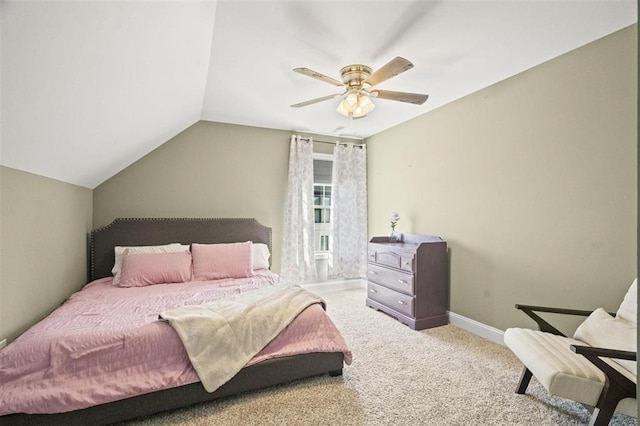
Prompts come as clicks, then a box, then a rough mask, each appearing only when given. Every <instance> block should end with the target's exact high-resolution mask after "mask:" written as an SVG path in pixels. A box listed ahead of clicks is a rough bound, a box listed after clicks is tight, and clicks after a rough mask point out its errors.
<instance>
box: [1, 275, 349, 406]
mask: <svg viewBox="0 0 640 426" xmlns="http://www.w3.org/2000/svg"><path fill="white" fill-rule="evenodd" d="M111 281H112V279H111V278H103V279H100V280H96V281H94V282H92V283H90V284H88V285H87V286H85V287H84V289H83V290H82V291H80V292H78V293H75V294H74V295H72V296H71V297H70V298H69V300H68V301H67V302H66V303H65V304H64V305H62V306H61V307H60V308H58V309H57V310H55V311H54V312H53V313H52V314H51V315H50V316H49V317H47V318H46V319H45V320H43V321H41V322H39V323H38V324H36V325H35V326H33V327H32V328H31V329H29V330H28V331H27V332H26V333H25V334H23V335H22V336H20V337H19V338H18V339H16V340H15V341H14V342H12V343H11V344H10V345H9V346H7V347H6V348H5V349H3V350H2V351H0V415H5V414H11V413H60V412H65V411H73V410H77V409H81V408H86V407H90V406H93V405H97V404H103V403H107V402H112V401H116V400H119V399H123V398H127V397H131V396H136V395H141V394H145V393H149V392H153V391H157V390H161V389H167V388H171V387H176V386H181V385H186V384H189V383H194V382H197V381H198V376H197V375H196V372H195V371H194V369H193V368H192V366H191V363H190V362H189V358H188V357H187V354H186V352H185V350H184V346H183V345H182V343H181V342H180V339H179V338H178V335H177V334H176V332H175V331H174V330H173V328H172V327H171V325H169V324H167V323H165V322H162V321H159V320H158V314H159V313H160V312H162V311H164V310H166V309H169V308H173V307H178V306H184V305H195V304H200V303H204V302H207V301H212V300H216V299H219V298H222V297H226V296H229V295H233V294H238V293H242V292H245V291H250V290H252V289H256V288H260V287H263V286H267V285H273V284H275V283H276V282H277V276H276V275H274V274H272V273H270V272H268V271H264V272H262V273H260V274H258V275H256V276H254V277H251V278H245V279H240V280H218V281H202V282H189V283H184V284H161V285H153V286H148V287H137V288H120V287H115V286H112V285H111ZM310 352H343V353H344V355H345V362H346V363H347V364H350V362H351V352H350V351H349V349H348V347H347V345H346V343H345V341H344V339H343V337H342V335H341V334H340V332H339V331H338V330H337V328H336V327H335V325H334V324H333V322H331V320H330V319H329V317H328V316H327V315H326V313H325V312H324V311H323V310H322V308H321V306H320V305H313V306H311V307H310V308H308V309H306V310H305V311H304V312H303V313H302V314H300V315H299V316H298V317H297V318H296V320H295V321H294V322H293V323H292V324H291V325H290V326H289V327H287V328H286V329H285V330H284V331H283V332H282V333H281V334H280V335H279V336H278V337H277V338H276V339H274V340H273V341H272V342H271V343H270V344H269V345H267V346H266V347H265V348H264V349H263V350H262V351H261V352H260V353H259V354H258V355H256V356H255V357H254V358H253V359H252V360H251V361H250V362H249V363H248V364H247V365H251V364H255V363H258V362H260V361H264V360H267V359H270V358H275V357H282V356H289V355H294V354H300V353H310Z"/></svg>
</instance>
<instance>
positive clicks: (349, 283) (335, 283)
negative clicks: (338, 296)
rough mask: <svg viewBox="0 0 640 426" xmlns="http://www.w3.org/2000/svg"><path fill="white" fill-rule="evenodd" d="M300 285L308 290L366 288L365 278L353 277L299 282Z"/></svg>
mask: <svg viewBox="0 0 640 426" xmlns="http://www.w3.org/2000/svg"><path fill="white" fill-rule="evenodd" d="M300 286H301V287H304V288H306V289H307V290H309V291H317V292H322V291H336V290H347V289H350V288H367V282H366V281H365V280H362V279H359V278H354V279H350V280H332V281H321V282H315V283H305V284H300Z"/></svg>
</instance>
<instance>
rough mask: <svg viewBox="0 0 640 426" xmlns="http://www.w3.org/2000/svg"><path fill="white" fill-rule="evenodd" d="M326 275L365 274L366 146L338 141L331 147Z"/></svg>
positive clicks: (349, 276)
mask: <svg viewBox="0 0 640 426" xmlns="http://www.w3.org/2000/svg"><path fill="white" fill-rule="evenodd" d="M331 183H332V194H331V203H332V206H331V230H332V233H331V238H330V239H329V241H330V243H329V276H330V277H331V278H332V279H339V278H359V277H365V276H366V274H367V149H366V147H365V146H364V145H358V146H356V145H353V144H338V145H336V147H335V149H334V151H333V176H332V182H331Z"/></svg>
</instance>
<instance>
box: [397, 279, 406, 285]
mask: <svg viewBox="0 0 640 426" xmlns="http://www.w3.org/2000/svg"><path fill="white" fill-rule="evenodd" d="M398 282H399V283H400V284H408V283H407V281H406V280H398Z"/></svg>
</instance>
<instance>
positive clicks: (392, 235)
mask: <svg viewBox="0 0 640 426" xmlns="http://www.w3.org/2000/svg"><path fill="white" fill-rule="evenodd" d="M389 242H390V243H397V242H398V236H397V235H396V230H395V229H393V228H391V233H390V234H389Z"/></svg>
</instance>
